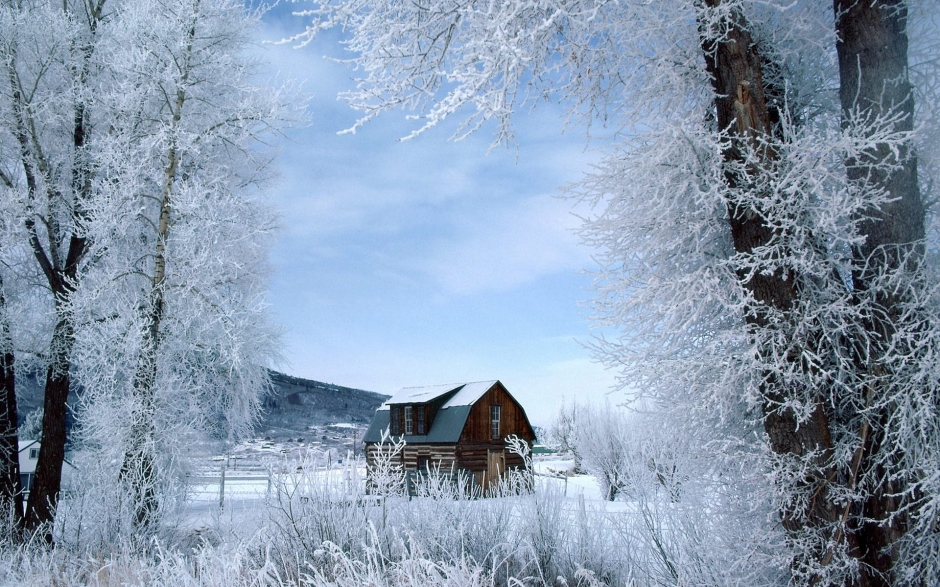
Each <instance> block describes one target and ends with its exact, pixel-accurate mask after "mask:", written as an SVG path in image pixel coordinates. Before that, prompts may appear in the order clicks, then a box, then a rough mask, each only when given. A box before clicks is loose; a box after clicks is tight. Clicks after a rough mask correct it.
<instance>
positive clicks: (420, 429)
mask: <svg viewBox="0 0 940 587" xmlns="http://www.w3.org/2000/svg"><path fill="white" fill-rule="evenodd" d="M386 430H388V432H389V434H390V436H391V437H393V438H394V439H398V438H400V437H404V439H405V447H404V450H403V452H402V454H401V459H402V465H403V467H404V469H405V471H406V472H407V471H427V470H435V469H439V470H440V471H441V472H454V473H459V474H467V475H469V476H472V478H473V481H474V483H475V484H476V485H478V486H479V487H482V488H484V489H486V488H489V486H490V485H491V484H492V483H494V482H495V481H496V480H498V479H499V476H500V475H501V474H502V473H503V472H504V471H506V470H507V468H510V469H513V468H521V467H523V466H524V463H523V461H522V457H520V456H519V455H517V454H515V453H513V452H511V451H508V450H507V449H506V440H505V439H506V437H508V436H511V435H516V436H518V437H519V438H521V439H522V440H525V441H526V442H527V443H528V444H529V446H532V443H533V442H534V441H535V432H534V431H533V429H532V425H531V424H530V423H529V418H528V417H527V416H526V414H525V410H524V409H522V406H521V405H520V404H519V402H518V401H516V399H515V398H514V397H512V395H510V393H509V391H507V390H506V388H505V387H504V386H503V384H502V383H500V382H499V381H477V382H473V383H457V384H449V385H436V386H433V387H407V388H405V389H402V390H401V391H399V392H397V393H396V394H395V395H393V396H392V397H391V398H389V399H388V400H387V401H386V402H385V403H384V404H382V406H381V407H379V409H378V410H377V411H376V413H375V417H374V418H373V419H372V424H371V425H370V426H369V429H368V431H366V433H365V435H364V436H363V442H364V443H365V445H366V462H367V464H368V465H369V466H370V467H371V466H372V465H373V463H374V458H375V453H376V450H377V448H378V447H379V445H380V444H381V442H382V436H383V433H384V432H385V431H386ZM386 442H387V440H386Z"/></svg>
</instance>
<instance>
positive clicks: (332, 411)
mask: <svg viewBox="0 0 940 587" xmlns="http://www.w3.org/2000/svg"><path fill="white" fill-rule="evenodd" d="M271 380H272V382H273V383H274V391H273V392H272V394H271V395H270V396H268V397H267V398H266V399H265V402H264V409H263V411H262V414H261V421H260V422H259V423H258V426H257V427H256V431H257V433H258V434H259V435H264V436H269V437H271V438H278V437H285V436H295V435H297V434H305V433H306V431H307V430H308V429H309V428H310V427H312V426H322V425H326V424H332V423H341V422H345V423H351V424H358V425H359V427H367V426H368V425H369V422H371V421H372V416H373V414H375V410H376V408H378V407H379V406H380V405H382V402H384V401H385V400H386V399H388V397H389V396H387V395H382V394H379V393H373V392H371V391H364V390H362V389H353V388H351V387H343V386H341V385H334V384H332V383H323V382H321V381H313V380H310V379H301V378H299V377H291V376H290V375H285V374H283V373H278V372H276V371H272V372H271Z"/></svg>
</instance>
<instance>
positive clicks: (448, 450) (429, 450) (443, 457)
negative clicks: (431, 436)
mask: <svg viewBox="0 0 940 587" xmlns="http://www.w3.org/2000/svg"><path fill="white" fill-rule="evenodd" d="M379 446H380V445H379V444H378V443H369V444H367V445H366V464H367V465H368V466H370V467H372V466H375V460H376V454H377V453H378V451H379ZM455 449H456V447H455V446H454V445H453V444H406V445H405V447H404V449H403V450H402V452H401V454H400V455H399V456H398V459H397V462H398V463H400V464H402V465H403V466H404V467H405V469H406V470H414V469H417V468H418V461H419V460H420V459H427V460H428V464H429V465H430V466H431V467H432V468H433V467H440V469H441V471H450V470H451V467H455V466H456V461H457V458H456V450H455Z"/></svg>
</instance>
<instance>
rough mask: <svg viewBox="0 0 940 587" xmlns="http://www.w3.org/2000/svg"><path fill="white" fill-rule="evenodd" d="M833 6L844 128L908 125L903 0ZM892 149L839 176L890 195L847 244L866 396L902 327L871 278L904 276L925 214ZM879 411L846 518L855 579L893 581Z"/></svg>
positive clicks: (912, 167)
mask: <svg viewBox="0 0 940 587" xmlns="http://www.w3.org/2000/svg"><path fill="white" fill-rule="evenodd" d="M833 9H834V12H835V22H836V32H837V34H838V40H837V44H836V50H837V53H838V59H839V81H840V88H839V98H840V102H841V107H842V124H843V127H844V128H847V129H849V128H859V127H860V128H863V129H864V125H866V124H871V123H875V122H877V121H879V120H881V121H884V120H888V119H889V118H892V117H893V119H892V122H891V127H892V128H891V130H893V131H895V132H911V131H912V130H913V128H914V99H913V94H912V91H911V84H910V81H909V78H908V69H907V67H908V62H907V59H908V58H907V52H908V39H907V33H906V26H907V3H906V2H905V1H904V0H881V1H875V2H872V1H865V2H861V1H857V0H834V1H833ZM865 130H867V129H865ZM896 147H897V145H893V146H889V145H887V144H884V143H882V144H877V145H876V146H875V147H874V148H872V149H870V150H869V151H867V152H865V153H863V154H861V155H860V156H858V157H854V158H851V159H849V160H847V161H846V168H847V175H848V178H849V180H850V181H851V182H853V183H855V184H856V186H857V187H858V188H859V189H874V190H883V191H884V193H885V194H886V195H887V196H888V197H889V199H890V200H891V201H890V202H888V203H886V204H884V205H883V206H881V207H880V208H879V209H877V210H872V211H870V215H869V216H867V217H864V218H860V219H859V220H860V231H861V233H862V234H863V235H864V236H865V241H864V242H863V243H862V244H861V245H860V246H859V247H857V249H856V250H855V251H854V256H855V260H856V267H857V269H856V271H855V273H854V274H853V284H854V287H855V290H856V297H857V298H859V299H860V300H866V301H867V302H868V303H869V304H871V305H872V307H873V311H872V312H871V316H870V318H869V319H868V320H867V321H866V323H865V324H864V327H865V328H866V330H867V331H868V332H869V340H870V341H872V344H871V345H870V346H869V347H868V348H867V349H863V350H860V352H859V354H858V357H857V359H856V362H857V364H858V369H859V371H860V372H861V373H864V374H865V378H866V381H867V382H868V383H867V385H869V386H871V388H872V389H871V391H870V393H873V394H876V395H877V394H880V393H882V390H881V389H880V388H879V386H880V384H879V383H877V382H879V381H884V380H885V379H886V378H890V376H891V370H892V369H893V368H894V365H892V364H891V363H892V361H889V360H886V359H885V353H886V352H889V351H888V349H889V348H890V347H891V346H892V344H893V343H894V341H893V340H892V339H893V338H894V335H895V334H896V332H897V330H898V328H900V327H903V325H902V324H900V321H901V320H902V318H901V315H900V312H899V309H898V306H899V304H901V303H903V302H904V301H905V300H904V297H903V296H904V294H903V293H898V291H900V290H898V291H883V290H880V289H878V286H877V285H876V284H875V283H876V282H875V280H876V279H877V278H878V277H879V276H885V275H890V274H895V275H898V276H902V275H904V274H907V275H908V276H909V277H913V276H914V275H915V273H916V272H917V271H918V269H919V267H920V265H921V262H922V260H923V253H924V245H923V240H924V236H925V226H924V225H925V211H924V204H923V201H922V199H921V194H920V190H919V187H918V184H917V157H916V154H915V153H914V149H913V146H912V145H911V144H910V142H909V141H908V142H905V143H903V144H902V145H901V146H900V148H899V149H897V150H895V148H896ZM885 163H889V164H892V169H890V170H886V169H885V168H884V167H882V165H883V164H885ZM902 279H906V278H904V277H902ZM895 352H896V351H895ZM886 417H887V414H884V413H883V414H880V415H879V414H871V415H870V416H868V417H867V419H866V421H865V425H866V426H867V427H869V428H870V429H871V433H870V434H869V435H868V437H867V442H865V443H864V444H863V445H862V447H861V448H860V451H861V452H860V453H859V457H860V466H861V467H863V468H864V469H869V473H870V474H871V476H872V477H873V478H875V479H878V480H880V483H881V486H880V487H877V488H875V489H874V491H871V493H870V495H869V496H868V497H867V499H866V500H865V501H864V503H863V504H861V511H859V512H857V514H858V516H856V517H854V518H853V519H851V520H850V524H849V531H851V532H852V533H853V534H854V535H855V537H856V541H857V544H858V548H859V550H860V556H861V559H862V562H863V563H864V564H863V565H862V566H861V574H862V584H863V585H890V584H892V570H893V568H894V566H895V563H896V562H897V557H898V551H897V547H896V544H897V542H898V540H899V539H900V538H901V537H902V536H903V535H904V534H905V533H906V532H907V517H906V515H905V514H904V513H903V511H902V508H903V503H902V497H899V496H903V495H904V494H905V491H904V488H903V487H902V486H901V485H900V484H901V483H903V481H902V480H900V479H892V476H891V475H890V471H888V470H886V466H887V467H890V462H891V461H890V460H889V461H884V460H883V459H879V461H878V462H877V463H876V462H872V461H874V459H872V458H871V455H875V454H877V453H879V452H881V448H882V446H881V445H882V440H883V438H884V436H883V435H884V433H885V430H884V426H883V421H884V419H886ZM895 477H896V476H895ZM859 519H860V520H862V521H858V520H859Z"/></svg>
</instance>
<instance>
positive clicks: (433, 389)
mask: <svg viewBox="0 0 940 587" xmlns="http://www.w3.org/2000/svg"><path fill="white" fill-rule="evenodd" d="M495 384H496V380H495V379H494V380H492V381H474V382H471V383H447V384H444V385H431V386H428V387H406V388H404V389H400V390H398V391H397V392H395V394H394V395H392V397H390V398H389V399H388V400H386V402H385V405H383V407H387V406H389V405H392V404H423V403H427V402H429V401H433V400H435V399H437V398H439V397H441V396H443V395H447V394H449V393H453V392H455V391H456V392H457V393H455V394H454V396H453V397H451V398H450V399H449V400H447V403H445V404H444V405H443V406H442V407H444V408H451V407H454V406H469V405H472V404H473V403H474V402H475V401H477V400H478V399H480V398H481V397H483V394H485V393H486V392H487V391H489V389H490V388H491V387H493V386H494V385H495Z"/></svg>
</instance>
